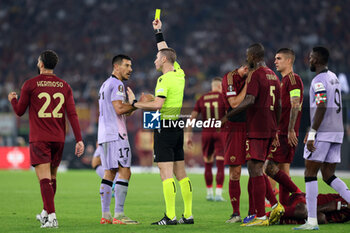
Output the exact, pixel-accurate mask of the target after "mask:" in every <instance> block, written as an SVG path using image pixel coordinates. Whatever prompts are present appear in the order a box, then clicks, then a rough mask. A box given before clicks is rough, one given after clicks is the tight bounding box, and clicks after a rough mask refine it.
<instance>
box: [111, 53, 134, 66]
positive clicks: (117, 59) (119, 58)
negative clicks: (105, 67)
mask: <svg viewBox="0 0 350 233" xmlns="http://www.w3.org/2000/svg"><path fill="white" fill-rule="evenodd" d="M123 59H125V60H129V61H131V58H130V57H129V56H127V55H124V54H118V55H117V56H114V57H113V59H112V66H114V64H115V63H117V64H118V65H120V64H122V62H123Z"/></svg>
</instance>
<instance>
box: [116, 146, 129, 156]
mask: <svg viewBox="0 0 350 233" xmlns="http://www.w3.org/2000/svg"><path fill="white" fill-rule="evenodd" d="M123 149H124V150H125V157H126V158H128V157H129V151H130V148H129V147H124V148H119V153H120V158H124V155H123Z"/></svg>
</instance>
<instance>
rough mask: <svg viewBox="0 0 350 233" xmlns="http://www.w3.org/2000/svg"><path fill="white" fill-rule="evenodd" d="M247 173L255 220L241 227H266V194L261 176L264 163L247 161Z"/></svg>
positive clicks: (253, 160)
mask: <svg viewBox="0 0 350 233" xmlns="http://www.w3.org/2000/svg"><path fill="white" fill-rule="evenodd" d="M247 165H248V172H249V179H250V182H251V194H252V196H253V200H254V207H255V209H256V215H257V218H256V220H254V221H252V222H249V223H247V224H243V226H250V225H251V224H253V225H260V226H266V225H268V220H267V217H266V213H265V193H266V183H265V179H264V176H263V166H264V162H263V161H259V160H256V159H250V160H248V163H247Z"/></svg>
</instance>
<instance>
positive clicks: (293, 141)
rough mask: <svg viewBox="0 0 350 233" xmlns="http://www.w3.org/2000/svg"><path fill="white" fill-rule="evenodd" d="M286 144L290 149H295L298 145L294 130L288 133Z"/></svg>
mask: <svg viewBox="0 0 350 233" xmlns="http://www.w3.org/2000/svg"><path fill="white" fill-rule="evenodd" d="M288 144H289V145H290V146H292V147H296V146H297V145H298V138H297V135H296V133H295V131H294V129H292V130H291V131H288Z"/></svg>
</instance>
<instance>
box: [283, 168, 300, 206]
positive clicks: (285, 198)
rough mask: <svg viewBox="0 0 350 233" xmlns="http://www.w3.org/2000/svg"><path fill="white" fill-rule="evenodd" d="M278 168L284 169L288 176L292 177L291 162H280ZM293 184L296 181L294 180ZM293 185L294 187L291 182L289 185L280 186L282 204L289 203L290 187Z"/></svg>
mask: <svg viewBox="0 0 350 233" xmlns="http://www.w3.org/2000/svg"><path fill="white" fill-rule="evenodd" d="M278 168H279V169H280V171H283V172H284V173H285V174H286V175H287V176H288V177H290V174H289V168H290V163H279V164H278ZM290 180H291V178H290ZM293 184H294V182H293ZM291 187H292V185H291V184H289V185H287V186H284V185H280V186H279V200H280V202H281V204H282V205H283V204H284V203H287V201H288V198H289V195H290V190H289V188H291ZM296 192H300V189H299V190H297V191H296Z"/></svg>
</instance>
